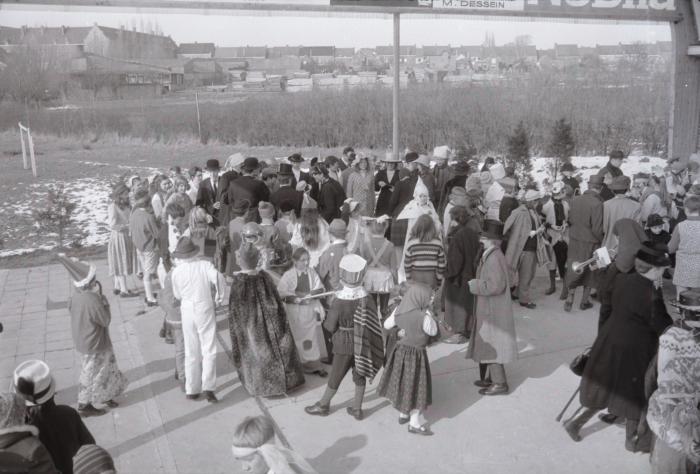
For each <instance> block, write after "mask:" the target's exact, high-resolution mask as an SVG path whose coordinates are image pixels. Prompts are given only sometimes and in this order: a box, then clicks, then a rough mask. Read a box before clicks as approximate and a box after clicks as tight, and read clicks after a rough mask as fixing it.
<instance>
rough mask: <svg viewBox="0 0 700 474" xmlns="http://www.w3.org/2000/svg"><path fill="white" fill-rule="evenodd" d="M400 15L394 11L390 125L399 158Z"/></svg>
mask: <svg viewBox="0 0 700 474" xmlns="http://www.w3.org/2000/svg"><path fill="white" fill-rule="evenodd" d="M400 24H401V16H400V14H399V13H394V93H393V100H394V103H393V118H394V120H393V127H392V147H393V150H394V159H395V160H399V159H400V157H399V89H400V87H401V81H400V77H401V76H400V74H401V72H400V66H401V30H400Z"/></svg>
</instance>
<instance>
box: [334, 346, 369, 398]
mask: <svg viewBox="0 0 700 474" xmlns="http://www.w3.org/2000/svg"><path fill="white" fill-rule="evenodd" d="M350 369H352V381H353V382H355V385H365V384H366V383H367V382H366V380H365V378H364V377H362V376H361V375H358V374H357V372H356V371H355V357H354V356H353V355H352V354H335V355H334V356H333V365H332V366H331V373H330V374H329V375H328V388H330V389H331V390H338V387H340V382H342V381H343V379H344V378H345V375H346V374H347V373H348V370H350Z"/></svg>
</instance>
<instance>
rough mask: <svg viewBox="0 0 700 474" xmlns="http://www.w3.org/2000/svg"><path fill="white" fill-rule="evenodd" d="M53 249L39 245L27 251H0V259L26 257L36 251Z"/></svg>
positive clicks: (53, 246) (54, 246) (49, 246)
mask: <svg viewBox="0 0 700 474" xmlns="http://www.w3.org/2000/svg"><path fill="white" fill-rule="evenodd" d="M54 248H56V245H40V246H38V247H35V248H29V249H13V250H0V258H3V257H14V256H17V255H27V254H29V253H34V252H36V251H38V250H52V249H54Z"/></svg>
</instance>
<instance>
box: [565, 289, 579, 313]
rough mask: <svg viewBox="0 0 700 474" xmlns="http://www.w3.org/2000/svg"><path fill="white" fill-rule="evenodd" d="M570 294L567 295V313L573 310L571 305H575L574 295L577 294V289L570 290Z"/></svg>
mask: <svg viewBox="0 0 700 474" xmlns="http://www.w3.org/2000/svg"><path fill="white" fill-rule="evenodd" d="M568 291H569V294H568V295H566V301H565V302H564V311H566V312H567V313H570V312H571V307H572V306H573V305H574V295H575V294H576V290H575V289H573V290H568Z"/></svg>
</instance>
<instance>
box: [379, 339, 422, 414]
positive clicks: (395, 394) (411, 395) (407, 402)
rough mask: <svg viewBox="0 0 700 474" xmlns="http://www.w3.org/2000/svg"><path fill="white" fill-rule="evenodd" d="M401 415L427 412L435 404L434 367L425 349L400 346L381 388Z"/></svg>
mask: <svg viewBox="0 0 700 474" xmlns="http://www.w3.org/2000/svg"><path fill="white" fill-rule="evenodd" d="M377 391H378V393H379V395H380V396H382V397H384V398H387V399H389V401H391V404H392V405H393V406H394V408H396V409H397V410H398V411H400V412H401V413H405V414H408V413H410V411H411V410H421V411H422V410H425V409H426V408H427V407H428V406H430V405H431V404H432V402H433V389H432V380H431V377H430V364H429V363H428V353H427V352H426V350H425V348H418V347H413V346H407V345H405V344H396V345H395V346H394V348H393V350H392V352H391V355H390V356H389V360H388V361H387V364H386V368H385V369H384V373H383V374H382V379H381V380H380V381H379V387H378V389H377Z"/></svg>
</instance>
